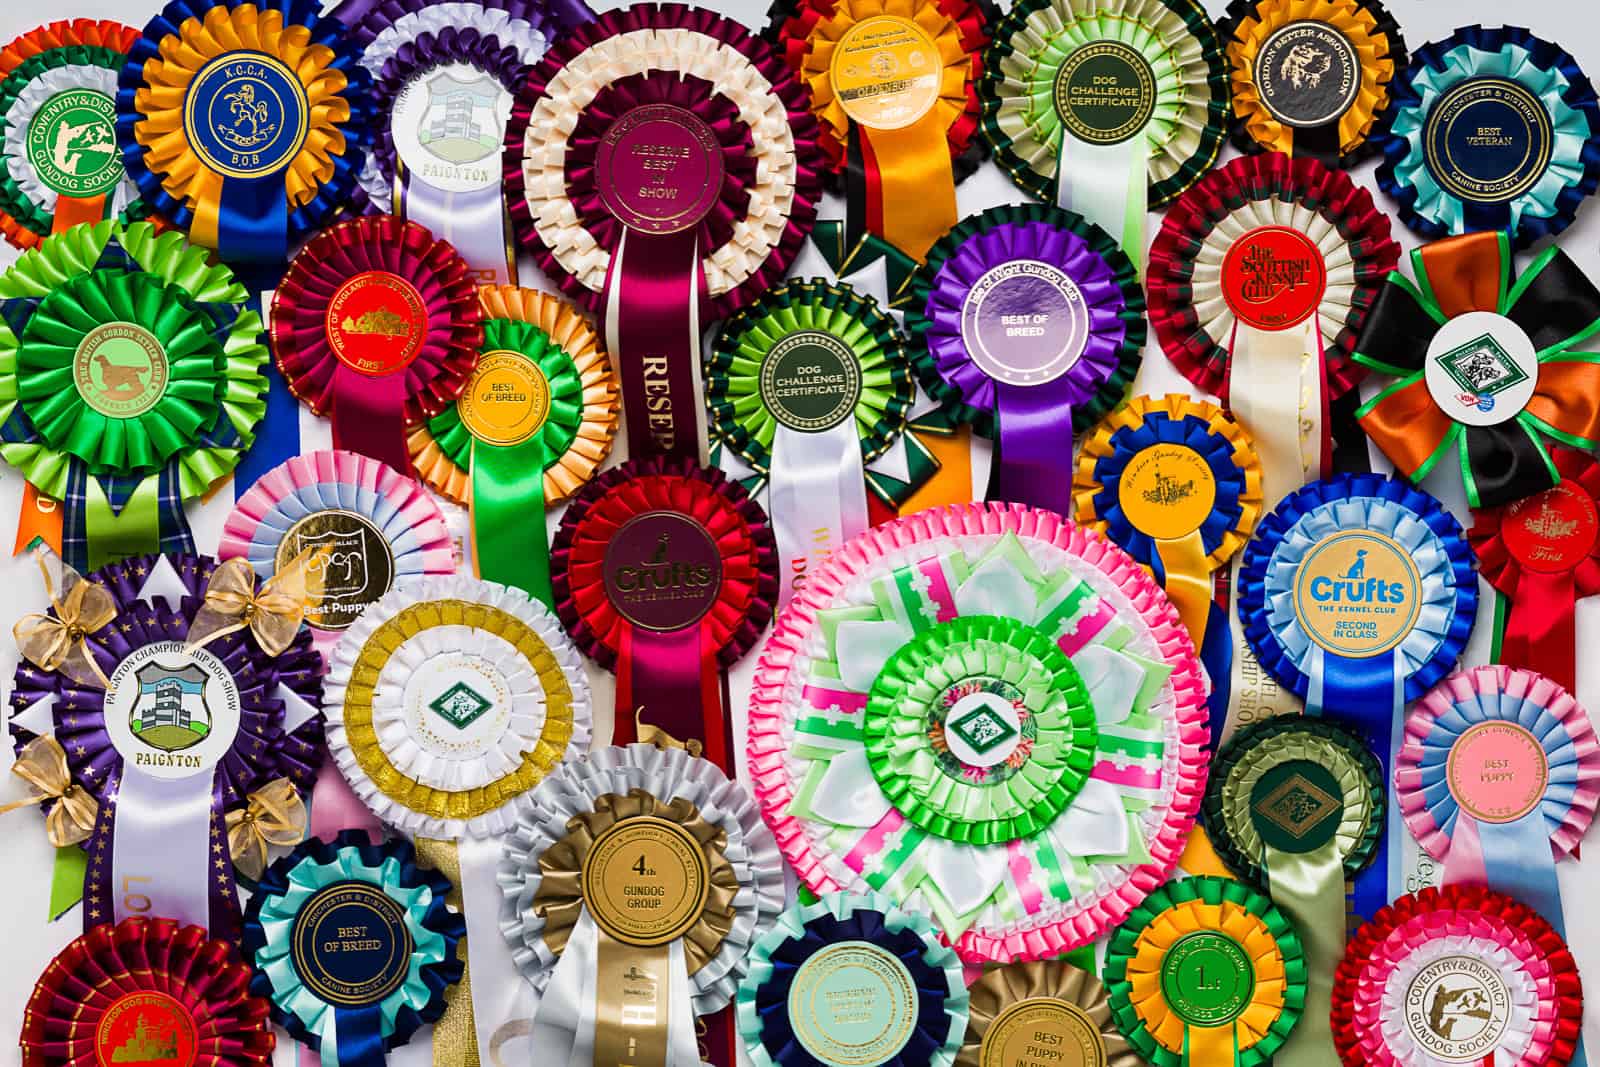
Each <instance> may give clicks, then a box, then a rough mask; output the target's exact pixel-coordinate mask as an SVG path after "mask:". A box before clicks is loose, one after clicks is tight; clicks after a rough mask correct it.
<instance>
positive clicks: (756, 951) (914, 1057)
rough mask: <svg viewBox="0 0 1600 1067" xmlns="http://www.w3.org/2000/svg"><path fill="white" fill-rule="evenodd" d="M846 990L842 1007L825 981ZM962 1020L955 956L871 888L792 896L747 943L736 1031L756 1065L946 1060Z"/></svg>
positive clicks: (927, 926)
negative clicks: (801, 899)
mask: <svg viewBox="0 0 1600 1067" xmlns="http://www.w3.org/2000/svg"><path fill="white" fill-rule="evenodd" d="M837 989H850V990H852V993H853V997H852V999H851V1001H850V1004H849V1006H848V1007H847V1006H846V1005H845V1004H844V1003H842V1002H841V1001H839V1000H837V999H835V998H834V997H833V996H831V995H830V990H837ZM966 1029H967V985H966V979H965V978H964V977H963V974H962V969H961V958H960V957H959V956H957V955H956V954H955V953H954V952H952V951H951V950H950V949H949V948H948V947H947V946H945V945H944V944H943V943H942V942H941V941H940V939H939V931H937V930H935V929H934V927H933V923H932V922H931V921H929V919H928V917H927V916H926V915H918V914H916V913H914V912H908V911H903V910H901V909H900V908H899V907H897V906H896V905H895V904H894V903H893V902H892V901H890V900H889V899H888V898H886V897H883V896H881V895H879V894H877V893H866V894H853V893H828V894H825V895H824V896H823V897H822V898H821V899H820V900H818V901H817V902H815V903H813V904H796V905H794V906H793V907H791V908H789V909H788V910H787V911H785V912H784V913H783V914H782V915H780V916H778V923H777V926H775V927H774V928H773V929H771V930H769V931H767V932H766V934H764V935H763V936H762V938H761V940H759V941H757V942H756V944H755V947H754V948H752V949H751V952H750V969H749V973H747V974H746V975H745V976H744V981H743V982H742V983H740V985H739V1031H740V1034H741V1036H743V1038H744V1045H745V1051H747V1052H748V1053H749V1054H750V1061H751V1062H752V1063H754V1064H755V1065H756V1067H778V1065H780V1064H801V1063H874V1064H884V1065H886V1067H951V1065H952V1064H953V1063H955V1062H956V1052H957V1050H958V1049H959V1048H960V1047H961V1039H962V1037H963V1035H964V1034H965V1033H966Z"/></svg>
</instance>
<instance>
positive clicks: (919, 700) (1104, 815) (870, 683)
mask: <svg viewBox="0 0 1600 1067" xmlns="http://www.w3.org/2000/svg"><path fill="white" fill-rule="evenodd" d="M1203 699H1204V697H1203V691H1202V686H1201V680H1200V673H1199V666H1198V664H1197V663H1196V662H1195V660H1194V653H1193V648H1192V646H1191V645H1190V643H1189V641H1188V639H1187V638H1186V637H1185V636H1184V634H1183V631H1182V629H1181V627H1180V626H1179V625H1178V622H1177V615H1176V613H1175V612H1174V611H1173V610H1172V608H1171V607H1170V606H1169V605H1168V603H1167V600H1166V597H1165V596H1163V595H1162V594H1161V592H1160V590H1159V588H1158V587H1157V586H1156V585H1155V583H1154V582H1152V581H1151V580H1150V578H1149V576H1148V574H1146V573H1145V572H1144V571H1143V569H1142V568H1140V567H1139V566H1138V565H1137V564H1136V563H1134V562H1133V560H1131V559H1129V558H1128V556H1127V555H1126V554H1124V553H1123V552H1122V551H1121V550H1119V549H1116V548H1114V547H1112V546H1111V545H1110V544H1109V543H1107V542H1106V541H1104V540H1103V539H1102V538H1100V537H1098V536H1096V535H1093V534H1089V533H1086V532H1084V531H1083V530H1081V529H1078V528H1076V527H1072V526H1068V525H1066V524H1065V523H1064V522H1063V520H1062V519H1060V518H1059V517H1058V516H1056V515H1053V514H1051V513H1049V512H1045V511H1034V510H1029V509H1025V508H1021V507H1017V506H1014V505H1013V506H1010V507H1004V506H999V505H990V506H977V505H971V506H967V507H963V508H944V509H935V510H929V511H926V512H922V513H920V514H918V515H915V516H912V517H910V518H907V519H902V520H900V521H899V522H896V523H891V524H889V525H887V526H882V527H878V528H875V529H873V530H869V531H868V532H867V533H865V534H862V535H861V536H860V537H857V538H856V539H855V540H853V541H851V542H849V543H848V544H846V545H845V546H844V548H842V549H841V550H840V551H839V552H836V553H835V554H834V555H833V557H832V558H831V559H830V560H829V561H828V562H827V563H826V564H825V565H824V566H823V567H821V568H819V569H818V570H816V571H815V572H814V573H813V574H812V576H811V577H810V579H809V580H808V582H807V583H806V587H805V589H804V591H803V592H802V593H801V595H800V596H798V597H796V599H795V601H794V602H793V603H792V604H791V605H790V606H789V608H788V610H787V611H786V612H785V613H784V615H783V616H782V617H781V618H780V620H779V623H778V628H777V631H776V633H775V634H774V636H773V638H772V639H771V641H769V643H768V645H767V649H766V651H765V653H764V654H763V657H762V661H761V665H760V667H759V668H758V670H757V675H756V688H755V693H754V696H753V698H752V706H751V710H750V768H751V775H752V778H753V780H754V781H755V782H757V783H758V785H757V793H758V795H759V798H760V800H761V804H762V811H763V813H764V814H765V815H766V817H767V821H768V822H769V823H771V824H772V826H773V829H774V831H775V832H776V833H777V835H778V841H779V844H780V845H781V846H782V847H783V850H784V854H785V856H786V857H787V858H788V859H789V861H790V863H791V865H792V866H793V867H794V868H795V870H796V872H797V873H798V874H799V875H800V877H801V879H802V880H803V881H804V882H805V883H806V884H807V885H808V886H809V887H810V888H811V889H813V890H814V891H816V892H830V891H834V890H839V889H850V890H865V889H869V888H870V889H873V890H877V891H880V892H883V893H885V894H886V895H888V896H889V897H891V898H892V899H894V900H897V901H900V902H902V903H903V904H904V905H905V906H906V907H909V908H911V909H913V910H925V911H928V912H930V913H931V914H932V915H933V916H934V917H935V919H936V921H937V922H938V924H939V926H940V927H941V928H942V929H943V930H944V931H945V932H946V934H947V935H948V936H949V937H950V938H951V940H952V942H953V944H954V946H955V948H956V951H957V952H959V953H961V955H962V958H963V959H966V960H969V961H974V962H976V961H986V960H999V961H1007V960H1013V959H1043V958H1050V957H1054V956H1057V955H1059V954H1061V953H1062V952H1063V951H1065V950H1066V949H1069V948H1073V947H1075V946H1077V945H1081V944H1084V943H1086V942H1089V941H1092V940H1094V939H1095V938H1096V937H1099V936H1101V935H1102V934H1104V933H1105V931H1106V930H1107V929H1108V928H1109V927H1110V926H1111V925H1112V924H1114V923H1116V922H1118V921H1119V920H1120V919H1121V918H1122V917H1123V916H1125V915H1126V914H1127V913H1128V912H1129V910H1131V909H1132V908H1133V907H1134V906H1135V905H1136V904H1137V903H1138V902H1139V900H1141V899H1142V898H1143V896H1144V895H1145V894H1146V893H1148V892H1149V891H1150V890H1151V889H1152V888H1154V887H1155V886H1156V885H1158V884H1159V883H1160V881H1161V880H1162V879H1163V878H1164V877H1165V876H1166V874H1167V873H1168V872H1169V871H1170V870H1171V868H1172V865H1173V863H1174V862H1176V860H1177V856H1178V853H1179V852H1180V851H1182V847H1183V841H1184V838H1185V837H1186V836H1187V834H1188V831H1189V829H1190V827H1191V826H1192V823H1193V819H1194V815H1195V811H1196V809H1197V808H1198V806H1199V801H1200V797H1199V792H1200V789H1201V782H1202V779H1203V778H1204V771H1203V765H1204V756H1203V749H1204V746H1205V741H1206V729H1205V710H1204V707H1203Z"/></svg>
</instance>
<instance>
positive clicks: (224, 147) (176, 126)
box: [117, 0, 371, 289]
mask: <svg viewBox="0 0 1600 1067" xmlns="http://www.w3.org/2000/svg"><path fill="white" fill-rule="evenodd" d="M117 86H118V88H117V138H118V141H119V143H120V145H121V147H122V162H123V166H124V167H126V168H127V172H128V176H129V177H130V178H132V179H133V181H134V183H135V184H136V185H137V186H138V188H139V195H140V196H141V197H142V198H143V199H144V200H145V201H146V202H147V203H148V204H149V205H150V207H151V208H152V210H153V211H154V213H155V214H156V215H159V216H160V217H161V218H163V219H166V220H167V221H169V222H171V223H173V224H175V225H176V226H178V227H179V228H180V229H183V230H186V231H188V234H189V239H190V240H192V241H194V242H195V243H196V244H199V245H203V246H204V247H206V248H214V249H216V250H217V252H218V253H219V254H220V255H221V257H222V259H223V260H224V261H226V262H229V263H240V264H244V263H249V264H258V265H260V266H261V267H263V268H265V269H269V270H270V269H271V268H281V267H282V265H283V264H284V262H285V261H287V260H288V258H289V251H290V249H292V248H293V247H294V246H295V245H296V244H298V243H299V242H300V241H301V240H302V239H304V238H305V237H306V235H308V234H310V233H312V232H314V231H315V230H317V229H319V228H320V227H322V226H323V225H325V224H326V223H327V222H328V220H329V219H331V218H332V217H333V215H334V213H335V212H336V211H337V210H338V209H339V207H340V206H341V205H342V204H343V203H344V202H345V200H346V199H347V198H348V197H349V195H350V191H351V189H352V187H353V186H354V184H355V179H356V173H357V172H358V171H359V170H360V169H361V160H362V157H363V155H364V153H365V152H366V149H367V143H368V138H369V136H370V133H369V125H370V122H371V105H370V102H369V100H368V93H369V90H370V79H369V78H368V77H367V72H366V71H365V70H363V69H362V67H361V66H360V64H359V63H358V62H357V49H356V47H355V45H354V42H352V41H351V40H350V39H349V38H348V36H347V35H346V33H345V28H344V24H343V23H341V22H339V21H338V20H337V19H332V18H329V17H327V16H325V15H322V14H319V13H318V6H317V5H316V4H315V3H313V2H311V0H264V2H257V0H215V2H214V3H208V2H207V0H172V2H171V3H168V4H167V5H166V7H164V8H163V9H162V10H161V13H160V14H159V15H157V16H155V17H154V18H153V19H151V20H150V22H149V23H148V24H147V25H146V26H145V28H144V34H143V35H142V36H141V37H139V39H138V40H136V41H134V42H133V46H132V47H131V48H130V49H129V50H128V59H127V63H126V65H125V66H123V68H122V71H121V73H120V74H119V75H118V77H117ZM268 287H269V285H257V286H255V288H258V289H261V288H268Z"/></svg>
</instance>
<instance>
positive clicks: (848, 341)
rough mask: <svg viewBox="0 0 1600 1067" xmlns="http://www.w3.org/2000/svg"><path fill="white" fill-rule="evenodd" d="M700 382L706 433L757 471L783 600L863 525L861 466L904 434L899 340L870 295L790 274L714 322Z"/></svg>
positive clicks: (911, 388)
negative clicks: (719, 324)
mask: <svg viewBox="0 0 1600 1067" xmlns="http://www.w3.org/2000/svg"><path fill="white" fill-rule="evenodd" d="M704 377H705V383H706V407H707V409H708V411H709V413H710V419H711V435H712V437H713V438H714V439H716V440H718V441H720V442H721V443H722V444H724V445H725V446H727V447H728V448H731V449H732V450H733V451H734V452H736V453H737V454H738V455H739V456H740V457H741V458H742V459H744V460H745V461H746V462H747V463H749V464H750V466H751V468H752V469H753V470H754V471H755V472H756V473H757V474H758V475H765V477H766V484H767V512H768V515H769V517H770V518H771V521H772V527H773V532H774V534H775V536H776V539H777V544H778V557H779V567H780V574H781V588H780V591H779V599H778V606H779V607H782V606H783V605H784V604H787V603H788V602H789V600H790V598H791V597H792V596H793V595H794V589H795V584H796V582H797V580H798V581H800V582H803V581H804V575H805V572H806V571H807V569H809V567H810V565H811V564H812V563H815V562H819V561H821V560H823V559H825V558H826V557H827V556H828V554H829V553H830V552H832V551H833V550H834V549H836V548H838V547H839V546H840V545H841V544H843V543H844V542H845V541H848V540H849V539H850V538H852V537H854V536H855V535H856V534H858V533H860V532H861V531H862V530H865V529H866V528H867V527H868V526H869V525H870V517H869V515H868V512H867V487H866V475H865V464H866V463H867V462H868V461H869V460H873V459H876V458H878V457H879V456H881V455H882V454H883V453H884V452H886V451H887V450H888V449H889V448H890V446H891V445H893V444H894V442H895V440H896V439H897V438H898V437H899V436H900V434H901V433H903V432H904V431H905V428H906V419H907V414H908V412H909V411H910V409H911V404H912V401H913V398H914V396H915V392H916V386H915V384H914V382H913V381H912V374H911V352H910V349H909V346H908V345H907V342H906V338H905V335H904V334H903V333H902V332H901V331H900V328H899V326H897V325H896V324H895V321H894V319H892V318H891V317H890V316H889V315H888V314H887V313H886V312H885V311H884V310H883V309H882V308H880V307H879V305H878V303H877V301H875V300H873V299H872V298H871V297H870V296H865V295H863V294H860V293H857V292H856V291H855V290H854V289H851V288H850V287H849V286H848V285H845V284H843V283H839V284H829V283H827V282H825V281H823V280H822V279H820V278H819V279H814V280H812V281H800V280H794V281H790V282H787V283H785V284H784V285H783V286H781V287H780V288H777V289H774V290H772V291H771V292H769V293H768V294H767V295H766V296H764V297H762V298H761V299H760V300H759V301H757V302H756V303H754V304H752V305H750V306H749V307H747V308H745V309H743V310H742V311H740V312H739V313H738V314H737V315H735V316H734V317H733V318H731V319H729V320H728V321H727V323H725V324H724V325H723V327H722V330H721V332H720V333H719V334H718V336H717V340H716V343H715V345H714V346H713V348H712V352H711V355H710V356H709V358H708V359H707V360H706V365H705V374H704Z"/></svg>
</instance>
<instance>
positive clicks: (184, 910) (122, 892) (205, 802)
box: [111, 761, 232, 928]
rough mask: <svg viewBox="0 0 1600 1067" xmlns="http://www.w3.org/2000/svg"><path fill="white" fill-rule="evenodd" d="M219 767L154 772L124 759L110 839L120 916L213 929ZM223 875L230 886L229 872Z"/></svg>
mask: <svg viewBox="0 0 1600 1067" xmlns="http://www.w3.org/2000/svg"><path fill="white" fill-rule="evenodd" d="M214 773H215V772H204V773H200V774H195V775H192V776H191V777H188V778H177V779H167V778H156V777H153V776H152V775H148V774H145V773H144V772H143V771H140V770H139V769H138V768H137V767H135V766H133V764H132V763H130V762H127V761H124V763H123V766H122V779H121V782H120V783H119V785H118V786H117V807H116V829H115V830H114V831H113V834H114V836H113V838H112V845H111V896H112V901H113V912H114V915H115V918H116V920H117V921H118V922H121V921H122V920H123V919H126V918H128V917H129V916H132V915H144V916H148V917H156V916H159V917H161V918H163V919H176V920H178V921H179V922H180V923H194V924H196V925H198V926H203V927H206V928H209V927H210V925H211V897H210V886H211V879H212V878H213V877H215V875H213V873H212V862H211V860H212V855H213V853H212V851H211V790H212V781H213V775H214ZM216 855H217V856H218V858H221V859H224V860H225V859H226V857H223V856H222V854H221V853H217V854H216ZM221 874H222V875H223V877H226V878H227V879H228V882H229V884H230V891H231V883H232V876H231V873H230V872H228V871H225V870H224V871H222V872H221Z"/></svg>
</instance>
